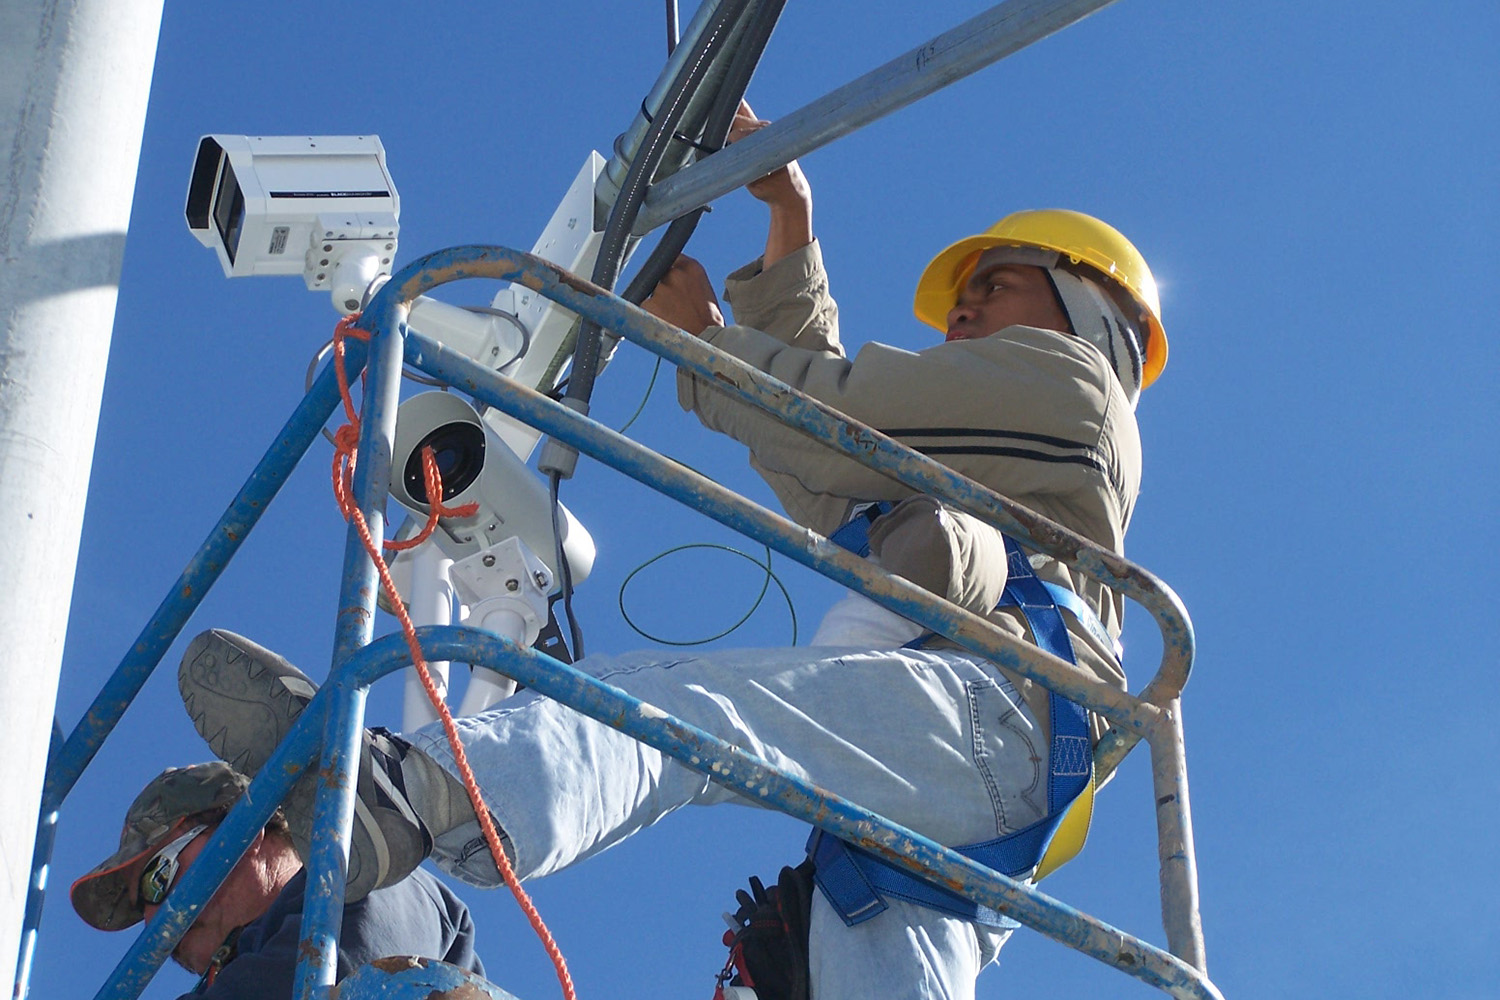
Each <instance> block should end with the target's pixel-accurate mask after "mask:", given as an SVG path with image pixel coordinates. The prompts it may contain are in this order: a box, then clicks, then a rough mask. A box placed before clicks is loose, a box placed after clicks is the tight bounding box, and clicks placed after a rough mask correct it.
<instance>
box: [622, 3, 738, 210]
mask: <svg viewBox="0 0 1500 1000" xmlns="http://www.w3.org/2000/svg"><path fill="white" fill-rule="evenodd" d="M721 6H723V0H703V3H701V4H699V5H698V9H697V10H696V11H695V12H694V13H693V17H692V20H691V21H689V22H688V26H687V28H686V29H684V31H683V33H682V37H681V38H680V39H679V40H678V43H677V45H676V47H674V48H673V49H672V51H671V52H670V53H669V54H668V56H667V61H666V64H665V65H664V66H663V67H662V70H661V74H660V75H659V76H658V77H657V78H656V83H655V84H654V85H653V86H652V88H651V91H650V93H648V94H647V95H646V99H645V100H644V101H642V102H641V111H640V112H638V113H637V114H636V116H635V119H634V120H633V121H632V122H631V123H630V127H629V128H627V129H626V130H625V131H624V132H622V133H621V134H620V135H619V136H618V137H617V138H616V139H615V143H614V155H613V156H611V157H610V159H609V162H608V163H606V164H605V165H604V172H603V173H601V174H600V175H599V181H598V183H597V184H596V185H595V187H594V198H595V205H596V207H595V212H596V219H595V226H594V228H596V229H598V228H600V227H601V226H602V225H603V220H604V218H605V217H606V216H608V215H609V210H610V208H611V207H613V205H614V203H615V199H616V198H617V197H619V194H620V188H621V186H622V185H623V184H624V183H625V175H626V174H627V173H629V172H630V165H631V163H633V162H634V161H635V157H636V154H637V153H638V152H639V151H640V147H641V142H642V140H643V139H645V137H646V133H647V132H648V131H649V130H650V128H651V121H650V119H648V118H647V117H646V109H647V108H649V109H651V117H652V118H655V117H656V115H657V114H659V113H660V111H661V106H662V101H663V100H664V99H665V98H666V96H667V92H668V91H669V90H670V89H671V88H672V84H673V82H674V81H675V80H676V79H677V75H678V74H679V73H680V72H682V70H683V68H684V67H685V66H686V65H687V61H688V59H689V58H691V55H692V52H693V50H694V49H695V48H697V45H698V41H699V39H700V38H702V37H703V33H704V31H706V30H707V29H708V26H709V25H710V24H712V23H713V22H714V20H715V18H716V17H717V16H718V13H719V8H720V7H721ZM748 10H749V8H747V11H748ZM745 20H746V18H744V17H741V18H740V19H739V21H738V23H736V24H733V25H730V26H728V27H727V29H726V30H727V31H729V32H730V33H731V36H732V37H731V39H730V44H726V45H725V46H723V48H722V49H721V52H722V54H723V55H722V58H719V59H717V60H715V62H714V63H713V64H712V65H710V66H709V67H708V70H707V72H706V74H705V76H704V79H703V81H702V82H701V83H700V85H699V87H698V88H697V92H696V93H694V94H691V95H689V96H688V108H687V111H686V112H685V113H684V115H683V126H684V127H687V128H691V127H692V123H694V122H696V123H697V124H698V125H699V126H701V125H702V122H703V116H704V115H706V114H707V113H708V105H709V104H710V103H711V101H712V98H713V95H714V93H715V92H716V91H717V90H718V81H719V80H720V79H722V78H723V76H724V73H725V72H726V71H727V70H728V67H729V59H730V57H731V56H732V55H733V51H734V45H733V44H732V43H733V40H734V38H733V36H738V35H739V34H740V33H741V31H742V30H743V25H744V23H745ZM689 134H691V133H689ZM676 145H677V147H678V148H677V151H675V153H669V154H668V156H667V157H666V160H665V162H664V166H665V168H666V173H671V172H673V171H675V170H677V169H679V168H680V167H681V165H682V162H683V153H685V152H687V151H688V147H687V145H686V144H685V143H681V142H678V143H677V144H676ZM664 176H665V175H664Z"/></svg>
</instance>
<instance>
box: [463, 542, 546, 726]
mask: <svg viewBox="0 0 1500 1000" xmlns="http://www.w3.org/2000/svg"><path fill="white" fill-rule="evenodd" d="M449 576H450V577H451V578H452V580H453V588H454V590H455V591H456V592H457V594H458V598H459V600H460V601H462V602H463V603H464V604H465V605H466V606H467V610H468V613H467V614H466V615H465V617H464V624H466V625H469V626H470V627H473V628H480V629H484V630H485V631H486V632H493V633H495V634H496V635H499V636H503V637H504V638H507V639H510V640H511V641H512V642H514V643H515V644H516V645H518V646H521V647H523V648H524V647H528V646H530V645H531V644H532V643H534V642H536V640H537V636H539V635H540V634H541V631H542V628H543V627H544V626H545V625H546V624H547V613H548V608H547V593H548V592H549V591H550V590H551V589H552V573H551V571H549V570H548V569H547V567H546V565H544V564H543V563H542V561H541V560H540V559H538V558H537V556H536V554H535V553H534V552H532V551H531V549H530V548H529V547H528V546H527V545H526V544H525V543H523V542H522V541H521V540H520V539H519V538H515V537H511V538H507V539H505V540H504V541H502V542H499V543H497V544H495V545H492V546H490V547H489V548H487V549H484V550H483V551H481V552H477V553H475V554H474V555H472V556H469V557H467V558H464V559H460V560H457V561H456V562H454V563H453V565H452V567H451V568H450V569H449ZM515 690H516V682H515V681H513V680H511V679H510V678H508V677H505V676H503V675H501V674H498V673H496V672H495V671H493V670H489V669H487V668H483V667H476V668H475V669H474V676H473V677H471V678H470V679H469V687H468V690H467V691H465V692H464V699H463V703H462V704H461V705H460V706H459V710H458V714H459V715H473V714H475V713H476V712H482V711H484V710H485V709H486V708H488V707H489V706H490V705H493V704H494V703H495V702H497V701H501V700H503V699H505V698H508V697H510V696H511V695H512V694H514V693H515Z"/></svg>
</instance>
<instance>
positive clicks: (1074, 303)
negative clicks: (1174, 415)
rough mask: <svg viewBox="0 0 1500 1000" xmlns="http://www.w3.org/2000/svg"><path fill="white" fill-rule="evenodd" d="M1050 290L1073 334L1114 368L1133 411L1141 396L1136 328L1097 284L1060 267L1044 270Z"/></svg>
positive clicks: (1139, 360) (1139, 341)
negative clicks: (1066, 318) (1091, 345)
mask: <svg viewBox="0 0 1500 1000" xmlns="http://www.w3.org/2000/svg"><path fill="white" fill-rule="evenodd" d="M1047 277H1049V278H1051V279H1052V287H1053V288H1055V289H1056V290H1057V297H1058V300H1059V301H1060V302H1062V306H1063V311H1064V312H1066V313H1067V314H1068V321H1069V322H1070V323H1072V324H1073V333H1074V334H1076V335H1077V336H1079V337H1081V338H1082V339H1084V340H1087V341H1088V342H1089V343H1091V344H1093V345H1094V346H1095V347H1097V348H1099V350H1100V351H1102V352H1103V353H1104V356H1105V357H1106V358H1108V359H1109V362H1110V364H1111V365H1112V366H1113V367H1114V370H1115V375H1116V376H1117V377H1118V378H1119V380H1120V387H1121V388H1122V389H1124V390H1125V398H1126V399H1128V400H1130V406H1131V408H1132V409H1134V408H1135V405H1136V401H1137V400H1138V399H1139V398H1140V395H1141V366H1142V353H1141V335H1140V331H1139V330H1138V329H1136V325H1135V324H1134V323H1133V322H1131V321H1130V319H1129V318H1127V317H1126V316H1125V314H1124V313H1123V312H1121V311H1120V307H1119V306H1118V305H1116V304H1115V301H1114V299H1112V298H1110V297H1109V295H1107V294H1106V293H1105V291H1104V289H1102V288H1100V287H1099V286H1098V285H1097V284H1095V283H1094V282H1092V281H1090V280H1089V279H1088V278H1085V277H1083V276H1082V275H1080V274H1077V273H1075V272H1073V271H1069V270H1066V269H1064V268H1060V267H1052V268H1048V269H1047Z"/></svg>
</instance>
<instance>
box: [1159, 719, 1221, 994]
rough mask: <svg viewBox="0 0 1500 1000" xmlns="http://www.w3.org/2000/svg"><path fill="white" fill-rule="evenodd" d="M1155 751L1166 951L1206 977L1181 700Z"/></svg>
mask: <svg viewBox="0 0 1500 1000" xmlns="http://www.w3.org/2000/svg"><path fill="white" fill-rule="evenodd" d="M1150 746H1151V782H1152V786H1153V789H1154V791H1155V793H1156V850H1157V856H1158V860H1159V861H1160V871H1161V917H1162V926H1163V927H1164V928H1165V929H1166V932H1167V947H1168V948H1170V949H1171V950H1172V953H1173V954H1174V955H1177V956H1178V957H1180V958H1181V959H1182V960H1183V961H1185V962H1188V963H1189V964H1191V965H1192V966H1193V967H1194V968H1196V969H1198V970H1199V971H1200V972H1202V973H1204V974H1205V975H1207V974H1208V956H1207V953H1206V951H1205V948H1204V943H1203V921H1202V918H1201V917H1200V915H1199V908H1198V858H1197V855H1196V853H1195V852H1194V850H1193V819H1192V809H1191V806H1190V804H1189V802H1188V779H1187V750H1186V745H1185V743H1184V741H1183V735H1182V701H1181V699H1178V698H1174V699H1172V701H1171V702H1170V703H1168V705H1167V715H1166V718H1165V719H1164V720H1163V724H1162V725H1161V726H1160V727H1159V728H1158V729H1157V731H1156V733H1154V734H1153V735H1152V737H1151V740H1150Z"/></svg>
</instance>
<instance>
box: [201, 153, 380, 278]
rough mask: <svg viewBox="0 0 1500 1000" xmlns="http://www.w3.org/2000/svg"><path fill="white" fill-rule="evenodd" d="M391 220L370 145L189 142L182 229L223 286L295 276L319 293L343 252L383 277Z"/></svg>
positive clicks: (330, 276)
mask: <svg viewBox="0 0 1500 1000" xmlns="http://www.w3.org/2000/svg"><path fill="white" fill-rule="evenodd" d="M400 214H401V199H400V197H399V196H398V195H397V194H396V185H395V184H394V183H393V182H392V180H391V175H390V172H389V171H388V170H387V169H386V163H385V148H384V147H383V146H381V144H380V138H379V137H378V136H373V135H360V136H347V135H334V136H327V135H324V136H246V135H207V136H204V137H203V138H202V139H201V140H199V143H198V154H197V156H196V157H195V158H194V161H193V173H192V178H191V180H190V182H189V184H188V195H187V223H188V228H189V229H190V230H192V233H193V235H194V236H196V237H197V238H198V240H199V242H201V243H202V244H203V245H204V246H207V247H211V248H213V250H214V251H215V253H216V254H217V255H218V258H219V264H220V266H222V267H223V268H224V274H225V275H226V276H228V277H231V278H236V277H244V276H247V275H269V274H299V273H300V274H302V275H303V278H304V280H305V281H306V283H307V287H308V288H309V289H321V288H328V287H330V281H331V280H332V279H333V276H334V272H335V271H336V269H337V268H338V265H339V263H340V261H341V260H342V259H343V258H344V257H345V256H346V255H348V254H350V253H351V252H352V253H358V254H359V255H361V256H362V257H364V258H366V259H368V260H369V261H370V262H371V263H372V264H373V265H374V267H375V271H376V273H386V274H389V273H390V263H391V260H392V259H393V258H394V256H395V251H396V236H397V233H398V231H399V227H398V219H399V217H400ZM371 276H372V277H373V275H371Z"/></svg>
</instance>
